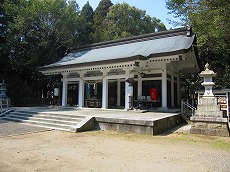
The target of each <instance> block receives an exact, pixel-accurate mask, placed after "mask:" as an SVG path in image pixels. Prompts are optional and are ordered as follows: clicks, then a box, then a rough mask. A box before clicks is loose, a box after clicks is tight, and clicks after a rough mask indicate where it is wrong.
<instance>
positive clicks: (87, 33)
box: [80, 2, 94, 44]
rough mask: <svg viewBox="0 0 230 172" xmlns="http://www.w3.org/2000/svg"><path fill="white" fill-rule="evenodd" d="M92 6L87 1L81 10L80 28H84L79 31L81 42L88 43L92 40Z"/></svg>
mask: <svg viewBox="0 0 230 172" xmlns="http://www.w3.org/2000/svg"><path fill="white" fill-rule="evenodd" d="M93 14H94V12H93V8H92V7H91V6H90V4H89V2H87V3H86V4H85V5H84V6H83V7H82V10H81V13H80V17H81V19H82V28H84V29H83V30H82V32H81V35H80V36H81V37H82V38H81V40H83V43H82V44H90V43H92V42H93Z"/></svg>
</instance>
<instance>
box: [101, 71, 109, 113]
mask: <svg viewBox="0 0 230 172" xmlns="http://www.w3.org/2000/svg"><path fill="white" fill-rule="evenodd" d="M105 75H107V71H103V76H105ZM107 108H108V79H107V77H106V76H105V77H104V78H103V80H102V107H101V109H107Z"/></svg>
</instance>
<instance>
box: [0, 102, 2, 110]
mask: <svg viewBox="0 0 230 172" xmlns="http://www.w3.org/2000/svg"><path fill="white" fill-rule="evenodd" d="M0 106H1V113H2V99H0Z"/></svg>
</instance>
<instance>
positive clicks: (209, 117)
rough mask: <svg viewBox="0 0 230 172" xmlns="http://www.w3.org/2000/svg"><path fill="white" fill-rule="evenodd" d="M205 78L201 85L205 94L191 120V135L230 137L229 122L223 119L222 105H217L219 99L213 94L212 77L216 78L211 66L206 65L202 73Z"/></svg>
mask: <svg viewBox="0 0 230 172" xmlns="http://www.w3.org/2000/svg"><path fill="white" fill-rule="evenodd" d="M200 76H201V77H203V78H204V82H203V83H202V84H201V85H203V86H204V87H205V92H204V95H203V96H202V98H201V99H200V101H199V102H198V105H197V110H196V111H195V115H194V116H192V117H191V118H190V120H191V121H192V126H191V130H190V133H192V134H203V135H215V136H229V128H228V120H227V118H224V117H223V111H221V110H220V105H218V104H217V97H215V96H214V95H213V93H212V87H213V86H214V85H215V84H214V83H213V82H212V77H215V76H216V73H214V72H213V71H212V70H210V69H209V65H208V64H206V65H205V70H204V71H202V72H201V73H200Z"/></svg>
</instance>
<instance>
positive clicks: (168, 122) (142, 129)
mask: <svg viewBox="0 0 230 172" xmlns="http://www.w3.org/2000/svg"><path fill="white" fill-rule="evenodd" d="M12 109H14V110H15V111H30V112H37V113H40V112H42V113H49V114H52V113H53V114H62V115H63V114H66V115H70V114H71V115H76V116H85V117H87V118H88V119H91V120H90V122H89V124H88V125H90V126H89V127H85V128H86V130H87V129H88V130H90V129H93V130H112V131H117V132H135V133H141V134H151V135H156V134H159V133H161V132H163V131H166V130H168V129H170V128H172V127H175V126H177V125H178V124H180V123H181V122H182V121H183V120H182V118H181V115H180V113H179V109H167V110H164V111H162V110H159V109H158V110H156V111H151V112H148V111H142V110H130V111H124V110H120V109H107V110H102V109H97V108H82V109H79V108H75V107H60V106H55V107H53V106H49V107H14V108H12ZM92 119H93V122H92ZM86 123H87V121H86ZM86 125H87V124H86ZM92 125H93V126H92Z"/></svg>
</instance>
